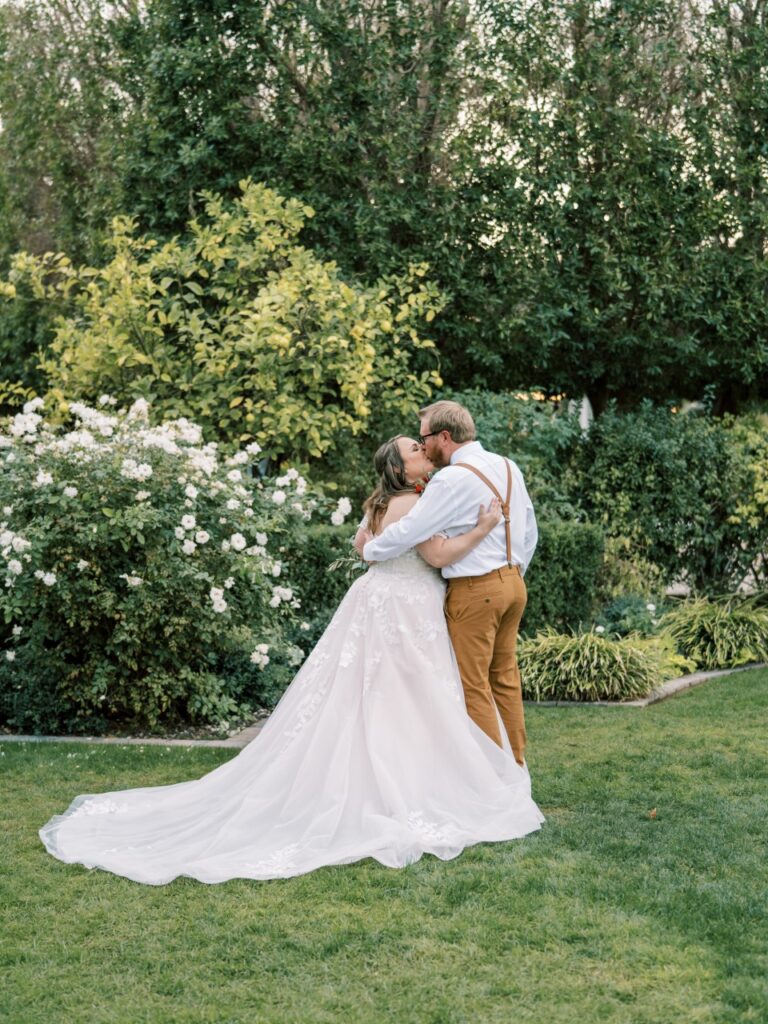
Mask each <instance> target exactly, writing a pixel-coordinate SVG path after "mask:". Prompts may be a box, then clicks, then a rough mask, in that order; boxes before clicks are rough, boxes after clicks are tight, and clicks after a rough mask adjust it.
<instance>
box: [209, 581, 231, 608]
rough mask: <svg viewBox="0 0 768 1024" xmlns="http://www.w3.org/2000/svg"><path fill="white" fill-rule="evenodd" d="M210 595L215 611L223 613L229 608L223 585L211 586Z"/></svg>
mask: <svg viewBox="0 0 768 1024" xmlns="http://www.w3.org/2000/svg"><path fill="white" fill-rule="evenodd" d="M225 586H226V584H225ZM209 595H210V598H211V603H212V604H213V610H214V611H215V612H219V614H221V613H222V612H225V611H226V610H227V602H226V601H225V600H224V591H223V590H222V588H221V587H211V589H210V591H209Z"/></svg>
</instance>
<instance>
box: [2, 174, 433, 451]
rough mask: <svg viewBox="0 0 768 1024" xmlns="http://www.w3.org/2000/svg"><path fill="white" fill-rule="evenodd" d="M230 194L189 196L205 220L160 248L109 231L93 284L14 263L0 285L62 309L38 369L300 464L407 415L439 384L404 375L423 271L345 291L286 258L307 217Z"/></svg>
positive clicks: (318, 263)
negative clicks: (392, 416) (383, 420)
mask: <svg viewBox="0 0 768 1024" xmlns="http://www.w3.org/2000/svg"><path fill="white" fill-rule="evenodd" d="M241 187H242V194H241V195H240V196H239V198H238V199H237V200H235V202H234V203H231V204H230V203H226V202H225V201H224V200H223V199H222V197H220V196H217V195H214V194H213V193H204V201H205V206H204V214H203V215H202V216H200V217H199V218H197V219H195V220H193V221H191V222H190V223H189V225H188V233H187V235H186V236H184V237H182V238H175V239H172V240H171V241H169V242H166V243H164V244H160V243H158V242H156V241H155V240H154V239H151V238H142V237H139V236H137V235H136V226H135V224H134V223H133V221H132V220H131V219H130V218H126V217H120V218H116V219H115V220H114V221H113V225H112V227H113V237H112V243H111V244H112V250H113V253H114V255H113V257H112V260H111V261H110V262H109V263H108V264H107V265H106V266H104V267H103V268H100V269H97V268H90V267H82V268H79V269H74V268H72V266H71V264H70V263H69V261H68V260H67V259H66V257H64V256H61V255H54V254H50V253H49V254H47V255H46V256H44V257H33V256H28V255H26V254H23V255H22V256H19V257H17V259H16V262H15V263H14V269H13V275H12V277H15V278H16V279H19V278H22V277H23V278H24V279H26V280H27V281H28V282H29V283H30V284H31V286H32V287H33V288H34V289H35V291H36V293H37V292H39V293H40V295H41V296H48V295H50V296H52V297H53V296H55V297H57V298H58V299H59V300H60V299H61V297H62V294H65V295H66V298H67V306H66V310H67V312H66V314H65V315H64V316H62V317H61V318H60V320H59V322H58V324H57V327H56V330H55V340H54V342H53V345H52V355H51V356H50V358H49V359H48V360H47V362H46V364H45V370H46V371H47V373H48V375H49V379H50V381H51V384H52V385H53V386H55V387H57V388H59V389H60V390H61V391H62V392H63V393H64V394H66V395H68V396H70V397H77V398H85V399H95V398H97V397H98V395H100V394H101V393H103V392H104V391H105V390H106V391H109V392H110V393H111V394H113V395H114V396H115V397H116V398H117V399H118V400H120V401H128V400H129V399H131V398H133V397H135V396H136V395H140V394H141V395H151V396H152V399H153V409H154V410H156V412H157V413H158V415H162V414H163V413H166V412H168V413H173V414H174V415H187V416H190V417H192V418H194V419H195V420H196V421H198V422H200V423H202V424H203V426H204V427H205V428H207V432H208V434H209V435H210V436H211V437H218V438H219V439H221V440H223V441H225V442H227V441H234V440H236V439H239V440H243V439H247V438H255V439H256V440H258V442H259V443H260V444H261V445H262V447H263V449H264V451H265V454H267V455H272V456H283V457H290V458H292V459H293V460H299V461H306V460H307V459H310V458H318V457H320V456H321V455H322V454H323V452H325V451H327V450H328V448H329V447H330V446H331V445H333V443H334V440H335V439H336V437H338V435H339V434H340V433H342V432H350V431H351V432H352V433H353V434H356V433H359V432H360V431H361V430H363V429H364V428H365V426H366V424H367V421H368V418H369V416H370V410H371V408H372V405H373V404H374V403H375V404H376V405H377V406H378V407H379V408H383V409H392V408H394V409H396V410H398V411H402V413H403V415H404V416H410V415H412V413H413V411H414V410H415V409H416V408H418V406H419V404H421V403H423V402H424V400H425V399H427V398H428V397H429V395H430V393H431V388H432V386H433V385H437V384H438V383H439V377H438V374H437V372H436V368H433V369H422V370H421V371H420V372H418V373H417V372H414V371H413V369H412V368H411V357H412V354H413V353H414V352H415V351H416V350H417V349H425V350H426V349H429V348H433V347H434V343H433V342H432V341H431V340H429V339H426V338H422V336H421V335H420V333H419V331H420V328H421V326H422V325H423V324H424V323H429V322H431V320H432V319H433V318H434V316H435V315H436V313H437V312H439V311H440V309H441V308H442V306H443V304H444V300H443V298H442V296H441V295H440V294H439V292H438V291H437V289H436V287H435V286H434V285H433V284H432V283H431V282H430V281H429V280H428V278H427V276H426V274H427V267H426V265H424V264H414V265H412V266H411V267H409V270H408V272H407V274H405V275H403V276H401V277H393V278H390V279H386V280H384V281H380V282H378V283H377V284H376V285H375V286H374V287H369V288H366V287H363V286H361V285H359V284H358V283H356V282H354V281H348V280H345V279H344V278H343V277H342V275H341V273H340V271H339V269H338V267H337V266H336V265H335V264H334V263H332V262H324V261H322V260H320V259H319V258H318V257H317V256H316V255H315V254H314V253H313V252H311V251H309V250H307V249H305V248H303V247H302V246H300V245H299V244H298V234H299V232H300V231H301V228H302V226H303V224H304V220H305V218H306V217H308V216H311V215H312V211H311V210H310V209H308V208H307V207H305V206H303V205H302V204H301V203H300V202H298V201H296V200H286V199H283V198H282V197H281V196H279V195H278V194H277V193H276V192H274V191H272V190H271V189H269V188H267V187H266V186H265V185H262V184H255V183H253V182H251V181H249V180H246V181H243V182H241ZM13 283H14V281H13V279H12V280H11V281H9V282H8V284H7V285H6V286H5V294H6V295H8V297H9V300H10V299H11V295H10V292H11V288H12V286H13ZM422 365H423V358H422Z"/></svg>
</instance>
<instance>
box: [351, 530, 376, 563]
mask: <svg viewBox="0 0 768 1024" xmlns="http://www.w3.org/2000/svg"><path fill="white" fill-rule="evenodd" d="M369 540H373V534H372V533H371V531H370V530H369V529H368V528H367V527H365V526H361V527H360V528H359V529H358V531H357V533H356V534H355V541H354V548H355V551H356V552H357V553H358V555H359V556H360V557H361V558H362V557H363V548H364V547H365V545H366V544H367V543H368V541H369Z"/></svg>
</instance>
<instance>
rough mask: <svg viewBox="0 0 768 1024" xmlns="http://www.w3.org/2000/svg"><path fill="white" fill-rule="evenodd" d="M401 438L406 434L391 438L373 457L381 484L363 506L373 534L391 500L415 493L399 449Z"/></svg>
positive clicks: (378, 484)
mask: <svg viewBox="0 0 768 1024" xmlns="http://www.w3.org/2000/svg"><path fill="white" fill-rule="evenodd" d="M401 437H405V434H397V435H396V436H395V437H390V439H389V440H388V441H385V442H384V444H383V445H382V446H381V447H380V448H379V449H378V451H377V452H376V454H375V455H374V456H373V468H374V469H375V470H376V472H377V473H378V474H379V482H378V483H377V484H376V487H375V488H374V490H373V493H372V494H370V495H369V496H368V497H367V498H366V500H365V504H364V505H363V511H364V512H365V514H366V516H367V517H368V529H369V530H370V531H371V533H376V530H377V528H378V526H379V523H380V522H381V520H382V519H383V518H384V516H385V515H386V512H387V507H388V505H389V502H390V500H391V499H392V498H393V497H394V496H395V495H396V494H414V493H415V488H414V486H413V484H409V483H408V480H407V477H406V475H405V463H404V462H403V457H402V455H401V454H400V449H399V448H398V447H397V442H398V441H399V440H400V438H401Z"/></svg>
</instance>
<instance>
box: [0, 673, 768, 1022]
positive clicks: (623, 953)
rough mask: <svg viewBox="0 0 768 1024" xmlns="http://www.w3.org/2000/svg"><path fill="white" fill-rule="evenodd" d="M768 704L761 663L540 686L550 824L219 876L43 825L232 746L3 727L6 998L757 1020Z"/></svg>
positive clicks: (393, 1016)
mask: <svg viewBox="0 0 768 1024" xmlns="http://www.w3.org/2000/svg"><path fill="white" fill-rule="evenodd" d="M767 711H768V671H765V670H760V671H751V672H745V673H742V674H739V675H735V676H731V677H727V678H722V679H718V680H714V681H711V682H709V683H706V684H704V685H703V686H701V687H699V688H697V689H695V690H692V691H689V692H688V693H686V694H684V695H681V696H679V697H677V698H675V699H673V700H670V701H667V702H665V703H661V704H657V705H653V706H651V707H649V708H647V709H645V710H636V709H628V708H627V709H617V708H590V707H570V708H532V709H530V711H529V712H528V725H529V734H530V750H529V754H530V766H531V772H532V775H533V780H534V795H535V797H536V799H537V800H538V802H539V805H540V806H541V807H542V809H543V810H544V812H545V814H546V815H547V818H548V821H547V824H546V825H545V826H544V828H543V830H542V831H541V832H540V833H539V834H537V835H534V836H531V837H529V838H527V839H524V840H522V841H519V842H515V843H499V844H492V845H485V846H481V847H474V848H472V849H470V850H468V851H466V852H465V853H464V854H463V855H462V856H461V857H460V858H458V860H455V861H453V862H449V863H442V862H440V861H436V860H435V859H433V858H429V857H427V858H424V859H423V860H422V861H420V862H419V863H418V864H415V865H413V866H411V867H409V868H406V869H404V870H401V871H394V870H388V869H386V868H383V867H380V866H379V865H377V864H375V863H374V862H372V861H366V862H363V863H361V864H358V865H353V866H350V867H341V868H326V869H323V870H321V871H317V872H315V873H314V874H311V875H306V876H304V877H301V878H296V879H289V880H284V881H283V880H281V881H272V882H246V881H234V882H229V883H226V884H225V885H218V886H204V885H201V884H199V883H197V882H193V881H191V880H189V879H178V880H177V881H175V882H174V883H172V884H171V885H169V886H166V887H162V888H151V887H142V886H140V885H136V884H134V883H132V882H129V881H126V880H125V879H121V878H115V877H112V876H110V875H108V874H105V873H103V872H98V871H95V872H88V871H86V870H85V869H83V868H79V867H75V866H67V865H64V864H61V863H59V862H58V861H56V860H54V859H53V858H52V857H49V856H48V855H47V854H46V853H45V852H44V850H43V847H42V845H41V844H40V842H39V840H38V837H37V829H38V828H39V826H40V825H42V824H43V823H44V822H45V821H46V820H47V819H48V818H49V817H50V816H51V815H52V814H54V813H56V812H59V811H61V810H63V809H64V808H65V807H66V806H67V805H68V803H69V801H70V800H71V799H72V797H74V796H75V795H76V794H78V793H83V792H98V791H100V790H105V789H116V788H123V787H129V786H138V785H148V784H155V783H158V784H159V783H168V782H176V781H181V780H182V779H188V778H194V777H196V776H198V775H200V774H202V773H203V772H205V771H208V770H209V769H211V768H213V767H214V766H215V765H217V764H220V763H221V762H222V761H224V760H226V759H227V758H229V757H231V756H232V753H231V752H230V751H227V750H208V749H185V748H176V747H174V748H165V747H152V746H147V747H144V748H138V747H110V746H86V745H82V744H77V745H75V744H70V745H67V744H64V743H62V744H47V743H44V744H23V745H22V744H17V743H4V744H0V771H1V772H2V794H1V795H0V809H1V813H2V816H3V822H2V860H3V864H2V880H1V884H2V889H3V891H2V893H0V906H2V910H3V915H4V921H3V925H2V936H1V938H0V963H2V976H0V1020H4V1021H5V1020H7V1021H12V1022H14V1024H17V1022H18V1024H38V1022H39V1024H51V1022H59V1021H61V1022H67V1024H75V1022H88V1024H110V1022H121V1024H122V1022H125V1024H140V1022H147V1024H163V1022H174V1024H176V1022H212V1024H235V1022H237V1024H262V1022H270V1024H272V1022H275V1024H291V1022H296V1024H309V1022H313V1024H314V1022H331V1021H333V1022H338V1021H344V1022H365V1024H368V1022H380V1021H398V1022H406V1024H410V1022H414V1024H416V1022H418V1024H421V1022H424V1024H459V1022H465V1021H466V1022H470V1021H471V1022H473V1024H474V1022H482V1024H485V1022H488V1024H495V1022H499V1024H501V1022H504V1024H508V1022H520V1024H522V1022H536V1024H557V1022H568V1024H572V1022H579V1024H592V1022H593V1021H611V1022H627V1024H644V1022H649V1024H650V1022H653V1024H679V1022H683V1024H689V1022H733V1024H737V1022H738V1024H745V1022H749V1021H759V1022H765V1021H767V1020H768V980H767V979H768V905H767V904H768V899H767V895H766V894H767V893H768V858H767V857H766V841H765V840H766V822H767V821H768V786H767V785H766V781H767V776H768V772H767V771H766V764H767V763H768V762H767V761H766V752H767V751H766V747H767V746H768V741H767V739H766V736H767V734H768V730H767V729H766V722H767V721H768V715H767V714H766V712H767ZM654 809H655V812H656V813H655V817H652V816H651V814H650V812H651V811H653V810H654Z"/></svg>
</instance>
